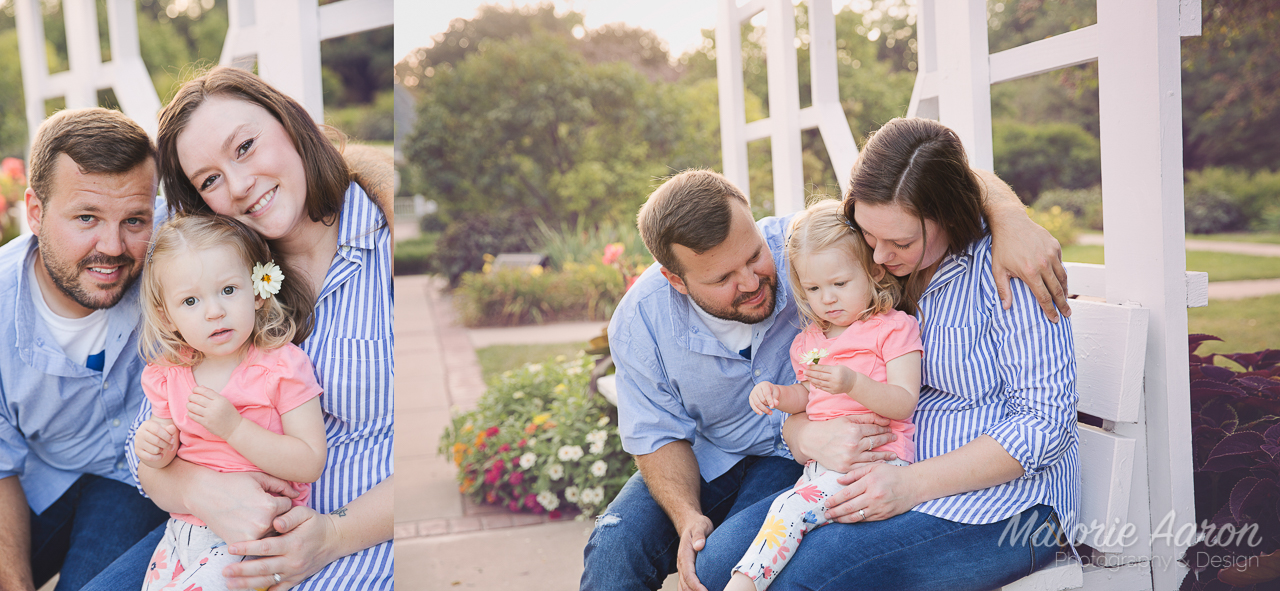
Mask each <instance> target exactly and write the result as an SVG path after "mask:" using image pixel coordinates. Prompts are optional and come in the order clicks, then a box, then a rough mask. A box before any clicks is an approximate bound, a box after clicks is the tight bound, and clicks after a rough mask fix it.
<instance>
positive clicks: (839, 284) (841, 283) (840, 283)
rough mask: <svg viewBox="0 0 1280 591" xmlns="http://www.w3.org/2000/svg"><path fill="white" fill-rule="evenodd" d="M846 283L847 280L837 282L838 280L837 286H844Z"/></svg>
mask: <svg viewBox="0 0 1280 591" xmlns="http://www.w3.org/2000/svg"><path fill="white" fill-rule="evenodd" d="M845 283H847V282H846V281H837V282H836V287H844V284H845Z"/></svg>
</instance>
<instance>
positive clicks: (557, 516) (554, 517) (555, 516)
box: [547, 509, 562, 519]
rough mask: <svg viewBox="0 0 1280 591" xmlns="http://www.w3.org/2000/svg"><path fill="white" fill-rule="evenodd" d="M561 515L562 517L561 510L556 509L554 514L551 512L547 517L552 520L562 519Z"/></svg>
mask: <svg viewBox="0 0 1280 591" xmlns="http://www.w3.org/2000/svg"><path fill="white" fill-rule="evenodd" d="M561 515H562V513H560V510H559V509H556V510H555V511H552V512H550V513H548V514H547V516H548V517H550V518H552V519H560V516H561Z"/></svg>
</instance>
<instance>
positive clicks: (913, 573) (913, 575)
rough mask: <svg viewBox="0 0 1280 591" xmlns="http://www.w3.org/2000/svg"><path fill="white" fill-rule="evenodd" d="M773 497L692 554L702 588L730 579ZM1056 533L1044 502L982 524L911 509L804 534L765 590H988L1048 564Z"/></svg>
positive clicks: (717, 586)
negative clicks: (784, 566)
mask: <svg viewBox="0 0 1280 591" xmlns="http://www.w3.org/2000/svg"><path fill="white" fill-rule="evenodd" d="M774 496H777V495H774ZM772 502H773V498H772V497H771V498H768V499H765V500H763V501H760V502H759V503H756V504H755V505H753V506H752V507H750V508H748V509H746V510H745V511H742V512H741V513H739V514H738V515H737V516H736V517H734V518H733V519H730V520H729V521H727V522H725V524H724V525H722V526H720V527H719V528H716V531H715V532H713V533H712V534H711V537H710V538H708V539H707V546H706V548H704V549H703V550H702V552H699V553H698V579H699V581H701V582H702V584H703V585H706V586H707V589H711V590H712V591H715V590H717V589H723V588H724V586H725V584H727V583H728V582H729V577H730V576H731V575H732V570H733V567H734V565H735V564H737V563H738V560H739V559H741V558H742V555H743V553H745V552H746V550H747V547H748V546H749V545H750V544H751V543H752V540H754V539H755V537H756V534H757V533H758V532H759V530H760V525H761V524H763V523H764V517H765V514H766V513H768V512H769V505H770V504H771V503H772ZM1014 520H1017V521H1016V522H1015V521H1014ZM1011 525H1012V526H1013V527H1009V526H1011ZM1006 528H1009V530H1010V531H1009V532H1008V533H1006ZM1060 531H1061V526H1059V525H1058V520H1057V517H1055V516H1054V515H1053V509H1052V508H1050V507H1049V506H1048V505H1036V506H1034V507H1031V508H1029V509H1027V510H1025V511H1023V512H1022V513H1020V514H1018V515H1015V516H1014V517H1010V518H1009V519H1005V520H1003V521H998V522H996V523H991V524H987V525H967V524H964V523H956V522H954V521H948V520H946V519H941V518H938V517H933V516H931V515H926V514H924V513H918V512H916V511H908V512H906V513H903V514H901V515H898V516H896V517H893V518H890V519H887V520H884V521H868V522H865V523H855V524H843V523H832V524H829V525H826V526H823V527H819V528H818V529H815V530H813V531H812V532H810V533H809V534H808V535H806V536H805V537H804V541H803V542H801V543H800V546H799V548H797V549H796V551H795V554H793V555H792V559H791V562H789V563H788V564H787V566H786V568H784V569H782V572H780V573H778V576H777V578H776V579H774V580H773V586H772V587H771V588H772V589H788V590H790V589H831V590H834V589H877V590H882V589H883V590H894V589H899V590H903V591H906V590H919V589H930V590H932V589H946V590H948V591H965V590H973V591H980V590H986V589H994V588H997V587H1000V586H1003V585H1006V584H1008V583H1011V582H1013V581H1016V580H1018V579H1020V578H1022V577H1025V576H1027V575H1029V574H1031V573H1032V572H1034V571H1035V570H1037V569H1040V568H1042V567H1044V566H1045V565H1046V564H1049V563H1050V562H1052V561H1053V560H1054V558H1055V556H1056V555H1057V554H1058V552H1059V546H1058V542H1057V538H1056V535H1057V533H1058V532H1060ZM1002 535H1004V536H1005V537H1004V539H1003V540H1002V539H1001V536H1002ZM1064 537H1065V536H1064Z"/></svg>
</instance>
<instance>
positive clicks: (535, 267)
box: [529, 265, 542, 277]
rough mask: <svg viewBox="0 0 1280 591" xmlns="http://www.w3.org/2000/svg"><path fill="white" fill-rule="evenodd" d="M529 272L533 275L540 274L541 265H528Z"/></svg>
mask: <svg viewBox="0 0 1280 591" xmlns="http://www.w3.org/2000/svg"><path fill="white" fill-rule="evenodd" d="M529 274H530V275H533V276H534V277H538V276H539V275H542V265H529Z"/></svg>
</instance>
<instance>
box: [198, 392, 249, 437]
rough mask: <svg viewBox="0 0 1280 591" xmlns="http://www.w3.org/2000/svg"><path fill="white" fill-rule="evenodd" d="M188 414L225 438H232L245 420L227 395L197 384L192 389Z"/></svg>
mask: <svg viewBox="0 0 1280 591" xmlns="http://www.w3.org/2000/svg"><path fill="white" fill-rule="evenodd" d="M187 414H188V415H190V416H191V420H193V421H195V422H196V423H197V424H198V425H200V426H201V427H204V428H205V429H208V430H209V432H210V433H213V434H214V435H217V436H218V437H221V438H222V439H223V440H227V439H230V438H231V433H233V432H234V431H235V430H236V427H239V426H240V421H241V420H243V418H242V417H241V416H240V411H237V410H236V407H235V406H234V405H232V404H231V401H230V400H227V397H226V396H223V395H221V394H219V393H217V392H214V391H213V390H212V389H210V388H206V387H204V386H196V387H195V388H193V389H192V390H191V398H190V399H188V400H187Z"/></svg>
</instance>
